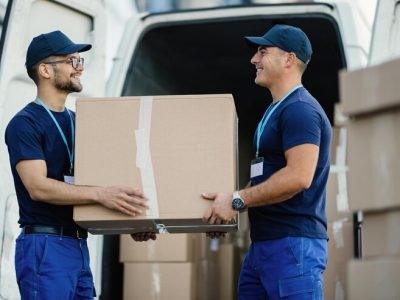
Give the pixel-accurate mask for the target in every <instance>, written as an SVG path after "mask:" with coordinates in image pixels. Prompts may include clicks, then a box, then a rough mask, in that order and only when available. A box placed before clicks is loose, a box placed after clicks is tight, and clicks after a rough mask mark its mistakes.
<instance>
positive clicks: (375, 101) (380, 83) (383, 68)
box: [339, 59, 400, 115]
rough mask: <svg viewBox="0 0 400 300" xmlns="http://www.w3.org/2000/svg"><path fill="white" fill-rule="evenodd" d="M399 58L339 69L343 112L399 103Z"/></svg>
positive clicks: (348, 113) (380, 107) (363, 112)
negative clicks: (355, 67)
mask: <svg viewBox="0 0 400 300" xmlns="http://www.w3.org/2000/svg"><path fill="white" fill-rule="evenodd" d="M399 75H400V59H395V60H391V61H388V62H385V63H383V64H380V65H376V66H371V67H368V68H364V69H359V70H355V71H342V72H341V73H340V76H339V78H340V99H341V102H342V104H343V106H342V108H343V112H344V113H345V114H347V115H358V114H365V113H370V112H373V111H377V110H383V109H388V108H392V107H394V106H399V105H400V84H399V80H398V78H399Z"/></svg>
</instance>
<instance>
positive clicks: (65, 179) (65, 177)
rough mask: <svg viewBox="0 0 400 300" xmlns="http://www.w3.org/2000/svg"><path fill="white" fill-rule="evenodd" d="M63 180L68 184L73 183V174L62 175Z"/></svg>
mask: <svg viewBox="0 0 400 300" xmlns="http://www.w3.org/2000/svg"><path fill="white" fill-rule="evenodd" d="M64 182H65V183H68V184H75V176H68V175H64Z"/></svg>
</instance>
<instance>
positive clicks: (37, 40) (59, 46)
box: [25, 30, 92, 68]
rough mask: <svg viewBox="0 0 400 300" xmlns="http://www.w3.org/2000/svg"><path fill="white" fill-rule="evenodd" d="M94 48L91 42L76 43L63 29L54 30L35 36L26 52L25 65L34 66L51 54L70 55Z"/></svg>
mask: <svg viewBox="0 0 400 300" xmlns="http://www.w3.org/2000/svg"><path fill="white" fill-rule="evenodd" d="M91 48H92V45H90V44H75V43H74V42H73V41H71V40H70V39H69V38H68V37H67V36H66V35H65V34H64V33H62V32H61V31H59V30H57V31H52V32H49V33H44V34H41V35H38V36H37V37H34V38H33V39H32V42H31V43H30V44H29V47H28V51H27V53H26V62H25V66H26V67H27V68H29V67H32V66H34V65H35V64H37V63H38V62H39V61H41V60H42V59H45V58H46V57H49V56H57V55H68V54H71V53H75V52H84V51H88V50H90V49H91Z"/></svg>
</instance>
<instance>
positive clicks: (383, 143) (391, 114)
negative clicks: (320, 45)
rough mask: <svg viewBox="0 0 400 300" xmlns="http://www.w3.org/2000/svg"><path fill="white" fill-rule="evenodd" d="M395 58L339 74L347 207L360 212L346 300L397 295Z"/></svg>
mask: <svg viewBox="0 0 400 300" xmlns="http://www.w3.org/2000/svg"><path fill="white" fill-rule="evenodd" d="M399 68H400V60H399V59H396V60H393V61H390V62H386V63H383V64H381V65H377V66H371V67H368V68H365V69H360V70H357V71H352V72H343V73H341V75H340V83H341V98H342V102H343V110H344V113H345V114H347V115H348V116H349V117H350V121H349V124H348V135H349V143H348V164H349V200H350V202H349V205H350V209H351V210H352V211H363V229H362V233H363V234H362V235H363V242H362V243H363V245H362V253H363V259H360V260H353V261H351V262H350V263H349V265H348V274H347V275H348V276H347V277H348V286H349V290H348V299H350V300H351V299H400V288H399V284H398V277H399V265H400V235H399V234H398V228H399V225H400V213H399V210H400V197H399V194H400V193H399V192H400V185H399V184H398V178H399V175H400V174H399V172H400V171H399V170H400V160H399V158H398V153H400V151H399V150H400V143H399V139H398V138H397V136H398V132H399V130H400V85H399V84H398V78H399V75H400V71H399Z"/></svg>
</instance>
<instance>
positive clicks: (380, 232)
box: [362, 209, 400, 257]
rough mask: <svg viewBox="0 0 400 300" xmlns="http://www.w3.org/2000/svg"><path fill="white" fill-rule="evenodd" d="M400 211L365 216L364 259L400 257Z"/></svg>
mask: <svg viewBox="0 0 400 300" xmlns="http://www.w3.org/2000/svg"><path fill="white" fill-rule="evenodd" d="M399 229H400V209H397V210H388V211H380V212H369V213H366V214H364V216H363V224H362V255H363V257H373V256H387V255H400V233H399Z"/></svg>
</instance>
